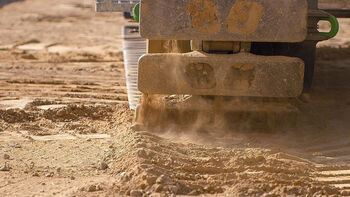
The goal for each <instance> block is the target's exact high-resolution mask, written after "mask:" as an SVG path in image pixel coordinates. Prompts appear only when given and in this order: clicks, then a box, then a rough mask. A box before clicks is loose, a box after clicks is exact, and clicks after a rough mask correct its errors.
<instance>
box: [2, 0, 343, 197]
mask: <svg viewBox="0 0 350 197" xmlns="http://www.w3.org/2000/svg"><path fill="white" fill-rule="evenodd" d="M344 2H345V3H346V1H344ZM344 2H343V3H344ZM1 6H3V5H1ZM128 23H129V22H128V21H127V20H125V19H123V18H122V16H121V14H119V13H102V14H101V13H95V12H94V10H93V5H92V2H90V1H76V0H60V1H52V0H26V1H17V2H13V3H11V4H7V5H4V6H3V7H1V8H0V25H1V31H0V84H1V86H0V89H1V90H0V196H126V195H130V196H142V195H145V196H171V195H175V194H176V195H178V196H181V195H184V196H186V195H187V196H188V195H203V196H212V195H214V196H287V195H290V196H348V195H350V164H349V162H350V143H349V142H350V121H349V117H350V89H349V86H350V77H349V76H350V50H349V48H348V47H349V38H350V36H349V35H350V33H349V32H350V20H349V19H341V20H340V23H341V30H340V33H339V36H338V37H336V38H334V39H332V40H329V41H326V42H323V43H320V44H319V45H320V47H321V48H319V51H318V53H317V63H316V72H315V79H314V87H313V91H312V92H311V93H310V94H307V95H304V96H303V97H301V98H300V99H299V100H298V106H299V108H300V111H301V112H302V113H301V115H300V116H298V119H297V124H296V127H293V128H290V129H287V130H283V131H275V132H248V131H247V132H242V131H228V132H227V131H225V132H223V131H217V130H209V131H206V132H201V131H200V130H194V131H193V130H181V131H176V132H174V131H172V130H170V129H169V130H166V131H163V132H160V133H159V132H158V133H157V132H155V131H152V130H147V131H146V130H141V131H140V130H138V131H135V130H133V128H132V122H133V115H134V114H133V112H132V111H130V110H129V109H128V106H127V94H126V88H125V81H124V69H123V58H122V46H121V41H122V40H121V36H120V32H121V28H122V25H125V24H128ZM340 46H341V47H340Z"/></svg>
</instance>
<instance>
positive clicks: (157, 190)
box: [153, 184, 163, 192]
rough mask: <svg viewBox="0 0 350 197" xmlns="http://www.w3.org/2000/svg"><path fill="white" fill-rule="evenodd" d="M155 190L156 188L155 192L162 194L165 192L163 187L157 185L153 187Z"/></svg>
mask: <svg viewBox="0 0 350 197" xmlns="http://www.w3.org/2000/svg"><path fill="white" fill-rule="evenodd" d="M153 188H154V191H155V192H161V191H162V190H163V185H161V184H155V185H153Z"/></svg>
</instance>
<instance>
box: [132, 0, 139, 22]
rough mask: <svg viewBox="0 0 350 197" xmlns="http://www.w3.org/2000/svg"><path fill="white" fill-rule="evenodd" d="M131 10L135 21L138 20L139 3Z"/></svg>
mask: <svg viewBox="0 0 350 197" xmlns="http://www.w3.org/2000/svg"><path fill="white" fill-rule="evenodd" d="M132 11H133V13H134V19H135V21H136V22H140V3H137V4H136V5H135V6H134V9H133V10H132Z"/></svg>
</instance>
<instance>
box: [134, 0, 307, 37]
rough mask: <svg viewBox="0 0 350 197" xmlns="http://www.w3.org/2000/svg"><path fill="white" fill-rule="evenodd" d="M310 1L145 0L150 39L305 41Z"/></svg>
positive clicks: (143, 9)
mask: <svg viewBox="0 0 350 197" xmlns="http://www.w3.org/2000/svg"><path fill="white" fill-rule="evenodd" d="M307 6H308V4H307V1H306V0H283V1H282V0H182V1H175V0H162V1H159V0H142V1H141V17H140V18H141V19H140V20H141V21H140V25H141V35H142V36H143V37H145V38H148V39H178V40H214V41H215V40H216V41H220V40H221V41H249V42H301V41H303V40H304V39H305V38H306V35H307V9H308V7H307Z"/></svg>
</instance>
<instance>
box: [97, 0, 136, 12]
mask: <svg viewBox="0 0 350 197" xmlns="http://www.w3.org/2000/svg"><path fill="white" fill-rule="evenodd" d="M95 1H96V6H95V9H96V12H132V9H133V8H134V6H135V5H136V4H137V3H138V2H140V0H95Z"/></svg>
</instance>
